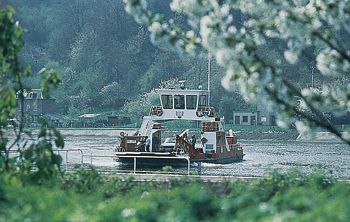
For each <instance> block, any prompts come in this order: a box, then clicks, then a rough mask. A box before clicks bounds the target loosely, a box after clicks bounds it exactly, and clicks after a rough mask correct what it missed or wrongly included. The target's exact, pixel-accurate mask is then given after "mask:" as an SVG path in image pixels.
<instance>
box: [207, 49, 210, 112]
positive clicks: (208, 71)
mask: <svg viewBox="0 0 350 222" xmlns="http://www.w3.org/2000/svg"><path fill="white" fill-rule="evenodd" d="M207 73H208V107H210V49H209V50H208V70H207Z"/></svg>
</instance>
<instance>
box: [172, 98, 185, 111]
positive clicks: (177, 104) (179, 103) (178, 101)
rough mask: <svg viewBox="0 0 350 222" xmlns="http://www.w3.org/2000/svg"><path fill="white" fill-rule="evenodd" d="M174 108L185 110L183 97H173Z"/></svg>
mask: <svg viewBox="0 0 350 222" xmlns="http://www.w3.org/2000/svg"><path fill="white" fill-rule="evenodd" d="M174 106H175V109H185V96H184V95H175V96H174Z"/></svg>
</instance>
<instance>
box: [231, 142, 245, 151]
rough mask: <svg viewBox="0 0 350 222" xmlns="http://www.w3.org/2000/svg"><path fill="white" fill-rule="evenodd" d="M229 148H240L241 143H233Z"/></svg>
mask: <svg viewBox="0 0 350 222" xmlns="http://www.w3.org/2000/svg"><path fill="white" fill-rule="evenodd" d="M229 148H230V150H242V149H243V148H242V144H241V143H235V144H230V145H229Z"/></svg>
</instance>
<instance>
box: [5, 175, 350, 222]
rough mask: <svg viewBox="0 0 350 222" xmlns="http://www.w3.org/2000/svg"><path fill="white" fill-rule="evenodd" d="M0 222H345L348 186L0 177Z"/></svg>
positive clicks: (270, 179) (303, 179)
mask: <svg viewBox="0 0 350 222" xmlns="http://www.w3.org/2000/svg"><path fill="white" fill-rule="evenodd" d="M0 182H1V183H0V221H162V222H163V221H349V219H350V211H349V210H348V206H349V204H350V195H349V194H350V193H349V188H350V185H349V184H348V183H346V182H340V181H335V180H332V179H331V178H329V177H326V176H324V174H322V173H314V174H310V175H308V176H304V175H301V174H300V173H299V172H297V171H291V172H289V173H286V174H281V173H278V172H271V173H270V174H269V175H268V176H267V177H263V178H260V179H257V180H254V181H252V182H245V181H240V182H229V181H223V182H221V183H214V182H203V181H201V180H199V179H189V178H188V177H186V176H184V177H182V179H180V180H172V181H170V182H157V181H144V182H136V181H134V180H133V177H132V176H129V177H126V178H119V177H113V176H112V177H103V176H101V175H99V174H98V173H97V172H96V171H95V170H94V169H92V170H86V169H78V171H77V173H75V174H66V175H65V177H64V179H61V178H54V179H51V180H50V181H46V182H45V183H42V184H40V185H36V184H31V183H24V182H23V181H21V180H20V179H19V178H18V177H15V176H9V175H4V174H2V175H1V181H0Z"/></svg>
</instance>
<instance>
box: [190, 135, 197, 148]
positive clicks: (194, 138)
mask: <svg viewBox="0 0 350 222" xmlns="http://www.w3.org/2000/svg"><path fill="white" fill-rule="evenodd" d="M190 142H191V145H192V147H193V148H195V145H196V136H195V135H194V134H193V135H192V138H191V139H190Z"/></svg>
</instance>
